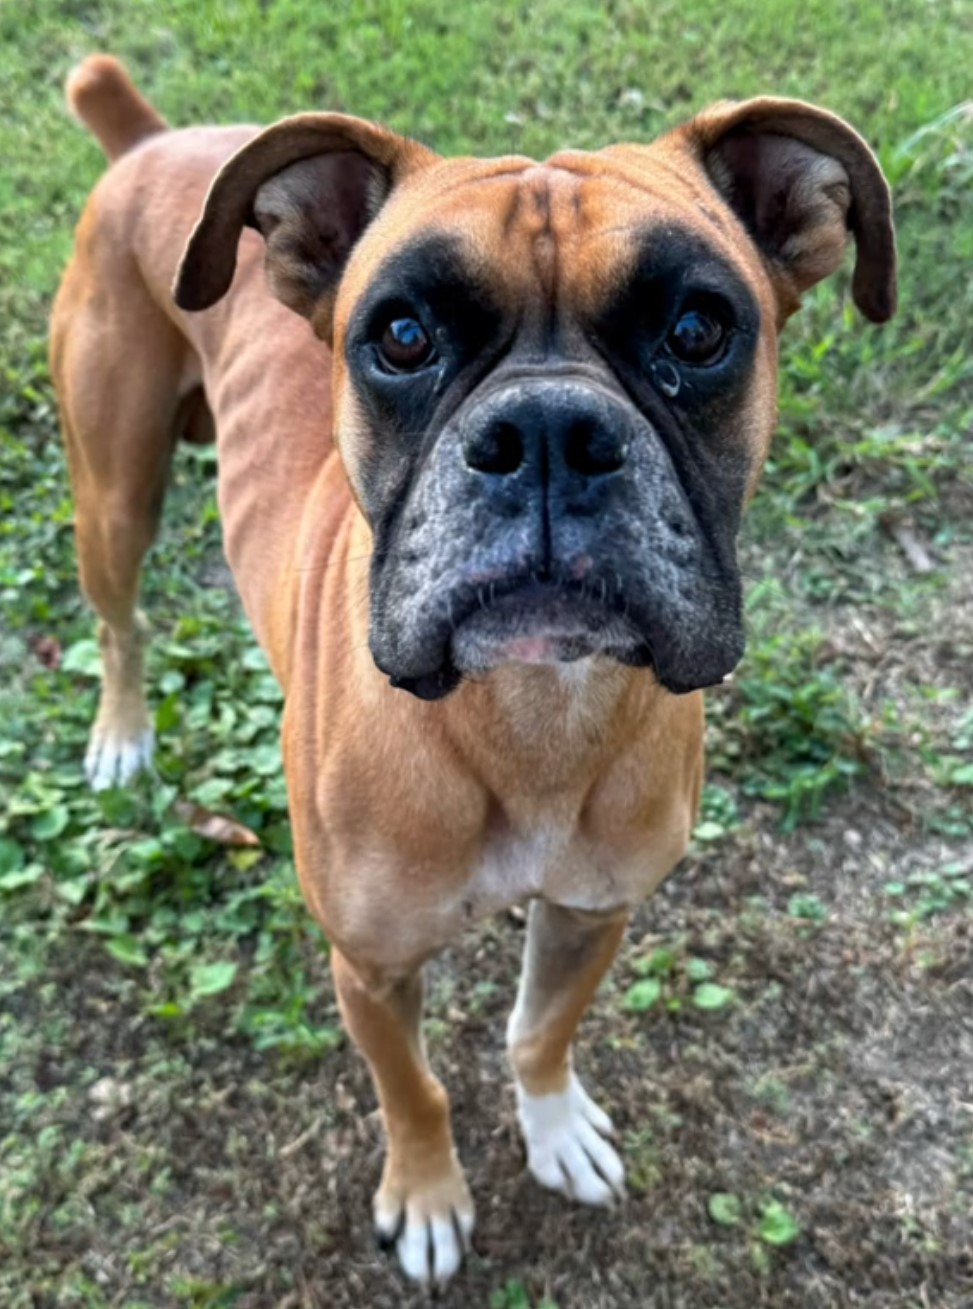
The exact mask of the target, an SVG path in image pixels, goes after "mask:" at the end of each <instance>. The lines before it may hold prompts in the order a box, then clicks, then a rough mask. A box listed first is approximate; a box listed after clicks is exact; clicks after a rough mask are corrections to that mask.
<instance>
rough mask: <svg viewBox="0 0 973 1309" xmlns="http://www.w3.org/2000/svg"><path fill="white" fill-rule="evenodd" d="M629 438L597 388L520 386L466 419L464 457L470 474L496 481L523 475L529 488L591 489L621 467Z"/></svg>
mask: <svg viewBox="0 0 973 1309" xmlns="http://www.w3.org/2000/svg"><path fill="white" fill-rule="evenodd" d="M628 436H629V425H628V422H627V420H626V415H625V413H624V411H623V410H622V409H621V407H620V406H619V405H617V404H616V403H615V402H613V401H612V400H611V399H609V398H608V397H607V396H606V395H603V394H602V393H601V392H600V391H599V390H596V389H595V388H593V387H590V386H585V385H582V384H578V383H573V382H571V383H565V382H554V381H552V382H543V383H536V382H534V383H527V384H524V383H518V384H513V385H510V386H507V387H504V388H503V389H502V390H501V391H499V392H495V393H494V394H493V395H491V396H490V397H489V398H488V399H486V400H484V401H483V402H482V403H481V404H479V405H478V406H477V408H476V410H475V412H474V413H473V414H471V415H470V416H469V419H468V421H467V423H466V424H465V431H464V436H463V457H464V458H465V460H466V466H467V467H468V468H469V469H470V470H471V471H473V472H475V473H484V474H487V475H489V476H490V477H493V478H498V479H500V478H510V477H513V476H514V475H516V474H518V473H521V472H524V473H526V474H527V475H528V477H529V478H530V480H531V481H534V480H535V478H537V479H539V480H541V481H542V482H545V483H556V482H559V481H563V480H565V479H567V480H569V481H572V482H575V483H588V482H592V481H594V480H596V479H599V478H604V477H607V476H608V475H609V474H611V473H617V472H619V470H620V469H622V468H623V467H624V465H625V461H626V459H627V458H628ZM531 474H533V476H531Z"/></svg>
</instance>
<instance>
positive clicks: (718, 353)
mask: <svg viewBox="0 0 973 1309" xmlns="http://www.w3.org/2000/svg"><path fill="white" fill-rule="evenodd" d="M727 336H728V333H727V330H726V327H725V325H724V323H723V322H722V321H721V319H720V318H719V317H717V315H716V314H715V313H713V312H712V311H710V310H709V309H705V308H698V309H688V310H686V311H685V312H684V313H682V314H680V316H679V318H678V319H677V320H676V324H675V326H674V327H673V329H672V331H671V332H670V333H669V338H668V340H667V341H666V346H667V348H668V350H669V353H670V354H671V355H674V356H675V358H676V359H680V360H682V362H683V363H685V364H695V365H697V366H698V367H706V366H707V365H709V364H715V363H716V362H717V361H718V360H719V359H721V358H722V357H723V352H724V350H725V349H726V343H727Z"/></svg>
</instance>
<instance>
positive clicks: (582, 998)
mask: <svg viewBox="0 0 973 1309" xmlns="http://www.w3.org/2000/svg"><path fill="white" fill-rule="evenodd" d="M627 921H628V915H627V913H615V914H608V915H605V914H586V913H581V912H577V911H574V910H571V909H564V908H561V907H560V906H558V905H553V904H548V903H547V902H546V901H543V900H535V901H534V902H533V903H532V904H531V907H530V917H529V920H528V927H527V944H526V947H525V949H524V964H523V972H522V974H521V978H520V987H519V990H518V993H517V1003H516V1005H515V1006H514V1011H513V1013H512V1014H511V1015H510V1022H509V1024H508V1027H507V1050H508V1054H509V1057H510V1062H511V1064H512V1065H513V1069H514V1073H515V1075H516V1088H517V1108H518V1117H519V1119H520V1127H521V1130H522V1132H523V1136H524V1144H525V1145H526V1147H527V1166H528V1167H529V1168H530V1171H531V1172H532V1173H533V1175H534V1176H535V1177H536V1178H537V1180H538V1181H539V1182H540V1183H541V1184H542V1185H543V1186H547V1187H550V1188H551V1189H552V1190H555V1191H561V1192H562V1193H563V1194H564V1195H567V1196H568V1197H569V1198H570V1199H572V1200H579V1201H580V1202H581V1203H582V1204H594V1205H605V1204H611V1203H612V1201H613V1200H616V1199H618V1198H620V1197H621V1195H622V1194H623V1189H624V1182H625V1170H624V1168H623V1166H622V1162H621V1160H620V1159H619V1157H618V1154H617V1152H616V1151H615V1148H614V1146H613V1145H612V1144H611V1142H610V1140H609V1137H610V1136H611V1134H612V1125H611V1120H610V1119H609V1118H608V1115H607V1114H606V1113H604V1111H603V1110H601V1109H600V1108H599V1107H598V1105H596V1104H595V1103H594V1101H593V1100H592V1099H591V1098H590V1097H589V1096H588V1094H587V1092H586V1091H585V1090H584V1088H583V1087H582V1085H581V1083H580V1082H579V1080H578V1078H577V1077H576V1076H575V1074H574V1071H573V1069H572V1067H571V1042H572V1041H573V1039H574V1034H575V1031H576V1030H577V1026H578V1023H579V1022H580V1021H581V1018H582V1016H583V1014H584V1011H585V1010H586V1009H587V1007H588V1005H589V1004H590V1002H591V999H592V996H593V995H594V993H595V991H596V989H597V987H598V983H599V982H600V981H601V979H602V977H604V975H605V973H606V972H607V970H608V967H609V965H610V964H611V961H612V959H613V958H614V955H615V951H616V949H617V948H618V943H619V941H620V940H621V938H622V934H623V933H624V931H625V925H626V922H627Z"/></svg>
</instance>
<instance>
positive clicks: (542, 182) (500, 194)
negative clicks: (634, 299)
mask: <svg viewBox="0 0 973 1309" xmlns="http://www.w3.org/2000/svg"><path fill="white" fill-rule="evenodd" d="M633 161H634V162H633ZM678 162H679V161H676V160H669V159H667V158H666V157H665V156H662V157H661V158H659V159H653V158H652V157H651V155H650V152H649V151H648V150H647V149H644V148H640V147H612V148H610V149H609V150H606V151H601V152H599V153H587V152H584V151H564V152H562V153H560V154H557V155H554V156H553V157H552V158H551V159H549V160H548V161H546V162H545V163H541V164H538V163H535V162H534V161H532V160H530V159H524V158H520V157H508V158H500V159H489V160H481V159H457V160H444V161H443V162H442V163H440V164H437V165H436V166H435V167H433V168H430V169H427V170H425V171H423V172H422V173H421V174H419V175H418V176H417V177H415V178H413V179H410V180H409V181H407V182H406V183H405V185H404V186H402V187H401V188H400V189H399V190H398V191H397V192H396V193H395V194H394V195H393V197H392V199H391V201H390V202H389V203H388V204H387V205H386V206H385V208H384V209H383V211H382V213H381V214H380V215H379V217H378V219H377V220H376V221H375V222H374V223H373V224H372V226H371V227H370V228H369V229H368V230H367V232H366V234H365V236H364V238H363V239H362V241H361V242H360V244H359V246H358V247H357V248H356V251H355V254H354V256H353V258H352V260H351V262H350V264H349V267H348V270H347V272H346V275H345V278H344V281H343V283H342V288H341V293H340V298H339V315H340V317H341V318H344V319H347V317H348V315H349V313H351V312H353V310H354V307H355V305H356V304H357V303H358V302H359V301H360V300H361V299H362V297H363V296H364V295H365V294H366V293H367V291H368V289H369V287H370V286H372V285H373V284H374V283H376V282H378V281H381V282H383V283H387V284H389V285H390V286H391V284H393V283H394V282H395V281H396V279H397V278H401V279H403V281H405V282H408V281H409V280H412V279H413V278H421V277H422V276H423V275H434V273H435V269H434V267H430V264H434V263H435V257H436V256H435V252H436V249H437V248H441V249H442V250H443V252H444V256H445V252H446V251H447V250H449V251H451V252H452V260H453V262H454V263H455V262H456V261H457V260H459V262H461V264H462V267H463V271H464V274H465V275H466V276H467V277H468V278H469V280H470V281H471V282H473V283H480V284H482V285H489V286H490V287H491V288H492V290H493V292H494V294H495V295H499V296H500V297H501V298H502V299H504V300H506V301H507V302H508V303H511V304H515V303H518V302H521V303H522V302H528V301H530V300H536V299H537V298H538V297H541V298H543V299H553V298H558V299H567V300H568V301H569V303H570V305H571V308H572V309H573V310H574V311H575V312H576V313H578V314H579V315H582V316H584V315H585V314H597V313H598V312H599V310H600V309H602V308H603V307H604V305H605V304H606V302H608V301H609V300H610V299H611V298H612V297H613V296H614V295H617V293H618V290H619V287H620V286H621V285H623V284H624V283H625V282H626V281H627V280H628V279H630V278H631V277H633V276H634V275H635V273H636V271H637V270H639V269H641V270H642V271H643V272H644V271H645V268H646V265H649V266H651V264H652V262H653V260H656V261H657V262H658V265H659V268H660V270H667V269H669V268H671V266H672V265H673V264H674V263H680V264H681V265H682V266H683V269H684V271H685V273H686V274H687V275H692V273H693V271H694V267H693V266H695V271H696V272H697V273H699V274H701V275H707V274H709V275H710V276H712V274H713V273H714V272H716V271H717V270H718V269H720V268H723V269H725V270H727V271H728V272H730V273H731V274H735V275H736V277H737V278H741V279H743V280H744V281H746V282H749V283H750V284H751V286H752V287H753V288H754V289H755V290H756V291H757V294H758V298H759V299H761V300H763V298H764V297H763V295H762V294H761V292H762V291H764V286H763V284H764V283H765V281H766V279H765V277H764V274H763V270H762V267H761V265H760V263H759V260H758V259H757V258H756V255H755V254H754V252H753V251H752V248H751V247H749V243H748V242H746V241H745V240H742V239H741V233H740V228H739V227H738V225H737V221H736V219H735V218H734V217H733V215H732V214H731V213H730V211H729V210H728V209H727V208H726V207H725V206H724V204H723V202H722V201H721V199H720V197H719V196H718V195H717V194H716V193H715V192H714V191H713V189H712V187H710V186H709V185H708V184H707V182H706V179H705V175H704V174H703V173H702V172H701V170H694V169H693V168H692V167H691V166H689V165H688V161H687V163H686V166H684V167H679V166H678ZM766 291H767V294H768V296H769V288H767V289H766Z"/></svg>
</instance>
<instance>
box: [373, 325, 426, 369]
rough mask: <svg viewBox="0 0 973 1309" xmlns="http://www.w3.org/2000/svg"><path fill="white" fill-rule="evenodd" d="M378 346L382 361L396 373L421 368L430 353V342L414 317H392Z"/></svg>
mask: <svg viewBox="0 0 973 1309" xmlns="http://www.w3.org/2000/svg"><path fill="white" fill-rule="evenodd" d="M378 348H379V350H380V351H381V354H382V360H383V362H384V363H385V364H386V365H387V366H388V367H389V368H391V369H392V370H393V371H394V372H396V373H409V372H412V370H413V369H415V368H421V367H422V366H423V364H426V363H428V362H429V359H430V357H431V355H432V342H431V341H430V340H429V337H428V335H427V334H426V329H425V328H424V327H423V325H422V324H421V323H420V322H419V321H418V319H416V318H393V319H392V321H391V322H390V323H389V325H388V327H386V329H385V331H384V332H383V333H382V339H381V341H380V342H379V347H378Z"/></svg>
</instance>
